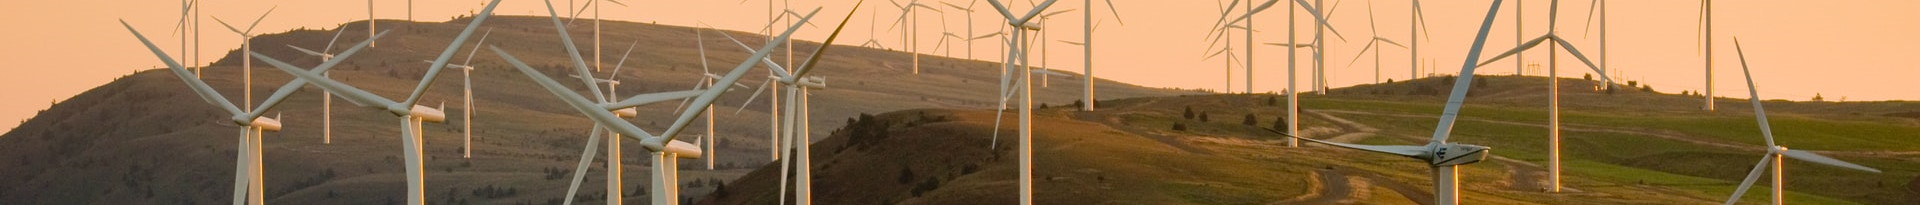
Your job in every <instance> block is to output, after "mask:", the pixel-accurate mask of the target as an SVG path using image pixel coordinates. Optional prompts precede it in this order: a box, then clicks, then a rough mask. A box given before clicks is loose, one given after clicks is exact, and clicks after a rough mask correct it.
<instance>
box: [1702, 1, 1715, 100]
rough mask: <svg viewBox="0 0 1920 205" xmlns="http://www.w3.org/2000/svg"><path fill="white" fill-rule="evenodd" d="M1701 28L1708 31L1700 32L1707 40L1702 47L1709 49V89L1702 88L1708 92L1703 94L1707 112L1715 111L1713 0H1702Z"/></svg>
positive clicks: (1707, 76)
mask: <svg viewBox="0 0 1920 205" xmlns="http://www.w3.org/2000/svg"><path fill="white" fill-rule="evenodd" d="M1700 30H1704V31H1706V33H1704V34H1700V36H1699V37H1700V39H1701V41H1705V43H1703V45H1701V47H1705V48H1706V49H1707V60H1706V61H1705V62H1706V63H1707V67H1706V68H1707V75H1706V78H1707V89H1705V90H1702V91H1705V92H1706V95H1702V96H1703V97H1705V99H1704V100H1706V102H1707V104H1706V105H1705V106H1703V107H1701V109H1702V110H1706V111H1707V112H1713V110H1714V106H1713V0H1700Z"/></svg>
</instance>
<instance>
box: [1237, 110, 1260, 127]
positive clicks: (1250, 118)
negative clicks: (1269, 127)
mask: <svg viewBox="0 0 1920 205" xmlns="http://www.w3.org/2000/svg"><path fill="white" fill-rule="evenodd" d="M1259 123H1260V120H1259V119H1254V118H1253V113H1247V119H1244V120H1240V124H1241V125H1246V126H1253V125H1254V124H1259Z"/></svg>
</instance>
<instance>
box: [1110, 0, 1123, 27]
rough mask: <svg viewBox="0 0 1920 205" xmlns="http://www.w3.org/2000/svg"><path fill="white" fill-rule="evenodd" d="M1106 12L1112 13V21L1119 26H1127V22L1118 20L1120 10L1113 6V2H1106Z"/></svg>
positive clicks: (1111, 0)
mask: <svg viewBox="0 0 1920 205" xmlns="http://www.w3.org/2000/svg"><path fill="white" fill-rule="evenodd" d="M1107 11H1112V12H1113V20H1114V21H1118V22H1120V26H1127V20H1125V19H1121V18H1120V8H1118V7H1114V6H1113V0H1107Z"/></svg>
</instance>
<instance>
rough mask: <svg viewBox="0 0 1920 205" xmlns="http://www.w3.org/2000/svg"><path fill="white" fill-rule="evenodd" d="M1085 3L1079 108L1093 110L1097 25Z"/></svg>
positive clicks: (1117, 15) (1117, 18)
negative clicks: (1081, 88)
mask: <svg viewBox="0 0 1920 205" xmlns="http://www.w3.org/2000/svg"><path fill="white" fill-rule="evenodd" d="M1106 2H1107V11H1110V12H1113V20H1114V21H1117V22H1120V26H1127V21H1126V20H1122V19H1121V18H1120V8H1118V7H1114V6H1113V0H1106ZM1085 3H1086V5H1084V6H1085V8H1082V10H1086V11H1087V12H1084V13H1081V14H1085V15H1086V16H1085V18H1083V20H1085V21H1086V22H1084V24H1083V26H1085V27H1086V31H1085V32H1084V33H1082V35H1086V36H1085V37H1086V38H1085V39H1083V40H1082V41H1083V42H1081V44H1080V45H1081V48H1083V49H1086V50H1085V51H1086V53H1084V55H1085V56H1083V57H1085V58H1086V62H1085V64H1083V65H1081V66H1083V67H1084V68H1083V69H1085V72H1081V73H1080V75H1082V76H1086V77H1085V79H1083V80H1085V82H1082V83H1084V84H1085V85H1086V86H1085V87H1084V88H1085V89H1084V90H1082V91H1081V94H1080V97H1081V98H1080V101H1081V103H1080V110H1083V111H1093V103H1094V99H1093V81H1094V80H1093V30H1094V29H1095V28H1098V27H1099V25H1097V24H1094V23H1093V0H1087V1H1086V2H1085ZM967 25H968V26H969V27H971V26H972V25H973V24H972V23H968V24H967ZM969 46H971V44H969ZM968 52H969V53H971V52H972V51H971V50H969V51H968Z"/></svg>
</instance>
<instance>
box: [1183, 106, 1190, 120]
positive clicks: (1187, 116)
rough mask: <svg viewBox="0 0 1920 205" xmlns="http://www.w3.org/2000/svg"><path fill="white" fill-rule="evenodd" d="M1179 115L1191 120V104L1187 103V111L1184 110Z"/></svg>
mask: <svg viewBox="0 0 1920 205" xmlns="http://www.w3.org/2000/svg"><path fill="white" fill-rule="evenodd" d="M1180 116H1181V117H1186V118H1187V119H1189V120H1191V119H1193V106H1191V105H1189V106H1187V111H1186V112H1184V113H1182V114H1180Z"/></svg>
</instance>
